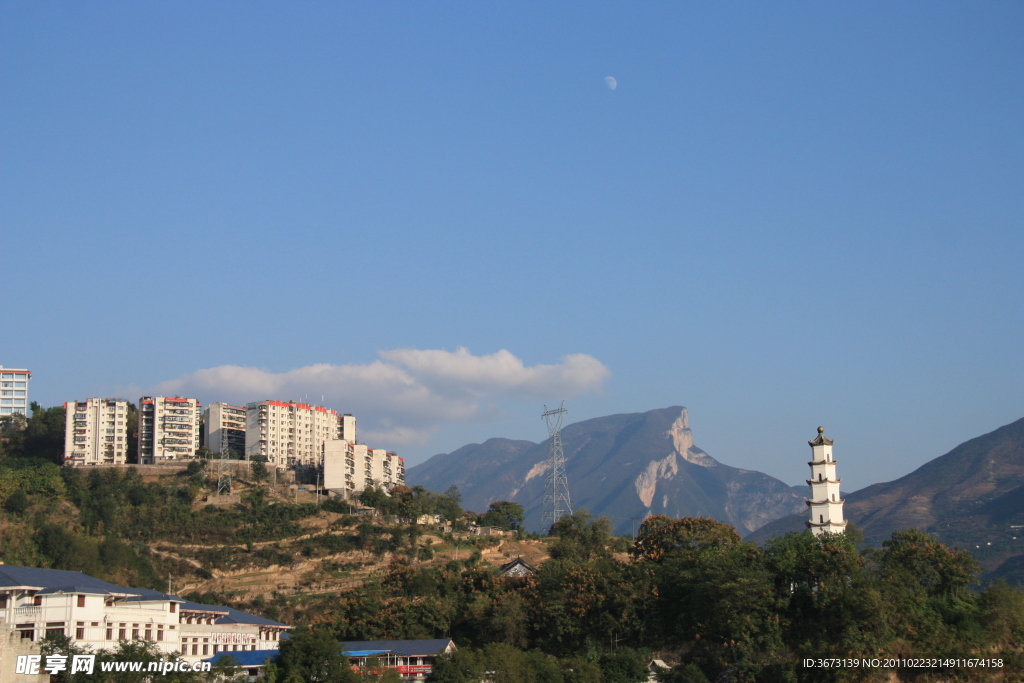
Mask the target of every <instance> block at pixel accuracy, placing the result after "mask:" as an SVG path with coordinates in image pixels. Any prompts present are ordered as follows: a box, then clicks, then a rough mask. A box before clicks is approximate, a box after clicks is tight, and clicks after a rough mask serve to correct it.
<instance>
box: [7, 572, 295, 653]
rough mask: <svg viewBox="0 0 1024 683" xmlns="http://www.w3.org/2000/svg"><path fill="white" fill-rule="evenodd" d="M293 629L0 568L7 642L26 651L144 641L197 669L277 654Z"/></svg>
mask: <svg viewBox="0 0 1024 683" xmlns="http://www.w3.org/2000/svg"><path fill="white" fill-rule="evenodd" d="M289 628H290V627H289V626H286V625H285V624H281V623H279V622H276V621H273V620H271V619H265V618H263V617H258V616H256V615H253V614H246V613H245V612H241V611H239V610H236V609H232V608H230V607H219V606H215V605H200V604H197V603H193V602H189V601H187V600H182V599H181V598H179V597H177V596H175V595H168V594H166V593H161V592H160V591H155V590H150V589H148V588H125V587H123V586H115V585H114V584H112V583H108V582H106V581H102V580H100V579H97V578H94V577H91V576H88V575H86V574H83V573H81V572H73V571H66V570H62V569H36V568H32V567H17V566H13V565H5V564H2V563H0V639H4V640H5V643H7V644H11V643H14V642H15V641H17V642H16V644H17V645H18V646H19V647H18V648H17V649H19V650H24V649H25V647H26V646H27V645H28V644H30V643H38V642H39V641H40V640H42V639H43V638H44V637H46V635H48V634H58V635H63V636H67V637H68V638H70V639H71V640H72V642H73V643H74V644H75V645H76V646H77V647H83V648H88V649H91V650H93V651H96V650H111V649H114V648H115V647H117V644H118V641H122V640H144V641H148V642H151V643H153V644H154V645H155V646H156V648H157V649H158V650H159V651H160V652H163V653H164V654H180V655H181V657H182V658H184V659H185V660H187V661H189V662H196V661H199V660H201V659H203V658H204V657H209V656H210V655H211V654H217V653H218V652H227V651H231V652H237V651H246V650H249V651H252V650H261V649H271V648H276V647H277V641H278V640H279V638H280V635H281V633H282V632H284V631H286V630H287V629H289ZM7 649H8V650H11V649H12V648H10V647H8V648H7Z"/></svg>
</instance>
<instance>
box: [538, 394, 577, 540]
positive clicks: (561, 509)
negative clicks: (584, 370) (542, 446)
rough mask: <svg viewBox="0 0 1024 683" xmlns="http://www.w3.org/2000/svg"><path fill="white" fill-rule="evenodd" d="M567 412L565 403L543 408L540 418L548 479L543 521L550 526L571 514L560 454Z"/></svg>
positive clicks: (567, 482)
mask: <svg viewBox="0 0 1024 683" xmlns="http://www.w3.org/2000/svg"><path fill="white" fill-rule="evenodd" d="M567 412H569V411H568V410H566V409H565V401H562V405H560V406H558V408H554V409H552V410H548V407H547V406H544V414H543V415H541V417H543V418H544V421H545V422H547V425H548V436H550V437H551V440H550V441H549V443H548V465H549V467H548V477H547V485H546V487H545V493H544V521H548V520H551V526H554V525H555V524H557V523H558V520H560V519H562V517H565V516H566V515H571V514H572V501H571V500H570V499H569V479H568V478H567V477H566V476H565V454H564V453H563V452H562V418H563V417H564V416H565V414H566V413H567Z"/></svg>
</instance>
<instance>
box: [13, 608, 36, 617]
mask: <svg viewBox="0 0 1024 683" xmlns="http://www.w3.org/2000/svg"><path fill="white" fill-rule="evenodd" d="M42 613H43V608H42V607H39V606H29V607H15V608H14V616H15V617H17V618H22V617H38V616H39V615H41V614H42Z"/></svg>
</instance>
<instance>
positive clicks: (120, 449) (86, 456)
mask: <svg viewBox="0 0 1024 683" xmlns="http://www.w3.org/2000/svg"><path fill="white" fill-rule="evenodd" d="M64 413H65V418H64V464H66V465H101V464H123V463H124V461H125V456H126V455H127V454H128V428H127V426H126V424H125V423H126V421H127V419H128V401H125V400H122V399H117V398H90V399H86V400H85V401H69V402H67V403H65V404H64Z"/></svg>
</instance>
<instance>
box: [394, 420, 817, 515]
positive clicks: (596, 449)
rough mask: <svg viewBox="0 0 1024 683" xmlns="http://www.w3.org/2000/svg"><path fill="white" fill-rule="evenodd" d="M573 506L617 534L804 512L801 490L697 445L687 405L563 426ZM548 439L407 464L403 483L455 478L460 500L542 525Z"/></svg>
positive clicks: (446, 482) (495, 444)
mask: <svg viewBox="0 0 1024 683" xmlns="http://www.w3.org/2000/svg"><path fill="white" fill-rule="evenodd" d="M562 442H563V447H564V452H565V457H566V473H567V475H568V478H569V490H570V492H571V495H572V502H573V507H574V508H576V509H578V508H581V507H582V508H586V509H587V510H588V511H589V512H591V513H593V514H596V515H605V516H608V517H609V518H611V520H612V524H613V526H614V527H615V528H616V531H617V532H619V533H626V532H629V530H630V529H631V526H632V523H633V522H636V521H639V519H640V518H642V517H644V516H645V515H647V514H664V515H670V516H673V517H682V516H701V515H703V516H709V517H714V518H715V519H718V520H720V521H723V522H728V523H730V524H733V525H734V526H736V527H737V529H738V531H739V532H740V533H741V534H743V533H748V532H750V531H753V530H754V529H757V528H759V527H761V526H763V525H764V524H766V523H768V522H770V521H772V520H775V519H778V518H780V517H784V516H786V515H790V514H793V513H795V512H798V511H801V510H803V509H804V497H803V496H801V495H800V494H799V493H797V492H796V491H794V490H793V489H792V488H790V487H789V486H787V485H786V484H784V483H783V482H781V481H779V480H778V479H775V478H773V477H770V476H768V475H766V474H763V473H761V472H754V471H750V470H741V469H738V468H735V467H729V466H728V465H724V464H722V463H720V462H718V461H717V460H715V459H714V458H712V457H711V456H710V455H708V454H707V453H705V452H704V451H702V450H701V449H699V448H697V447H696V446H694V444H693V433H692V432H691V430H690V425H689V417H688V415H687V413H686V409H685V408H683V407H680V406H675V407H672V408H664V409H660V410H652V411H649V412H646V413H632V414H624V415H609V416H607V417H601V418H595V419H593V420H585V421H583V422H577V423H574V424H571V425H568V426H567V427H565V428H563V430H562ZM547 457H548V455H547V442H544V443H540V444H534V443H531V442H528V441H511V440H508V439H490V440H489V441H487V442H485V443H483V444H470V445H468V446H464V447H463V448H460V449H459V450H457V451H454V452H452V453H447V454H441V455H436V456H434V457H433V458H431V459H430V460H428V461H426V462H425V463H422V464H420V465H417V466H415V467H411V468H409V470H408V472H407V473H406V480H407V482H408V483H409V484H410V485H421V486H426V487H427V488H430V489H433V490H435V491H443V490H444V489H445V488H447V487H448V486H450V485H451V484H455V485H457V486H458V487H459V489H460V490H461V491H462V495H463V505H464V506H466V507H468V508H470V509H473V510H476V511H482V510H485V509H486V508H487V506H488V505H489V504H490V503H492V502H494V501H496V500H512V501H515V502H518V503H520V504H521V505H522V506H523V507H524V508H525V509H526V512H527V528H529V529H531V530H539V529H541V528H542V527H543V521H542V510H543V502H544V483H545V475H546V474H547V469H548V463H547Z"/></svg>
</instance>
